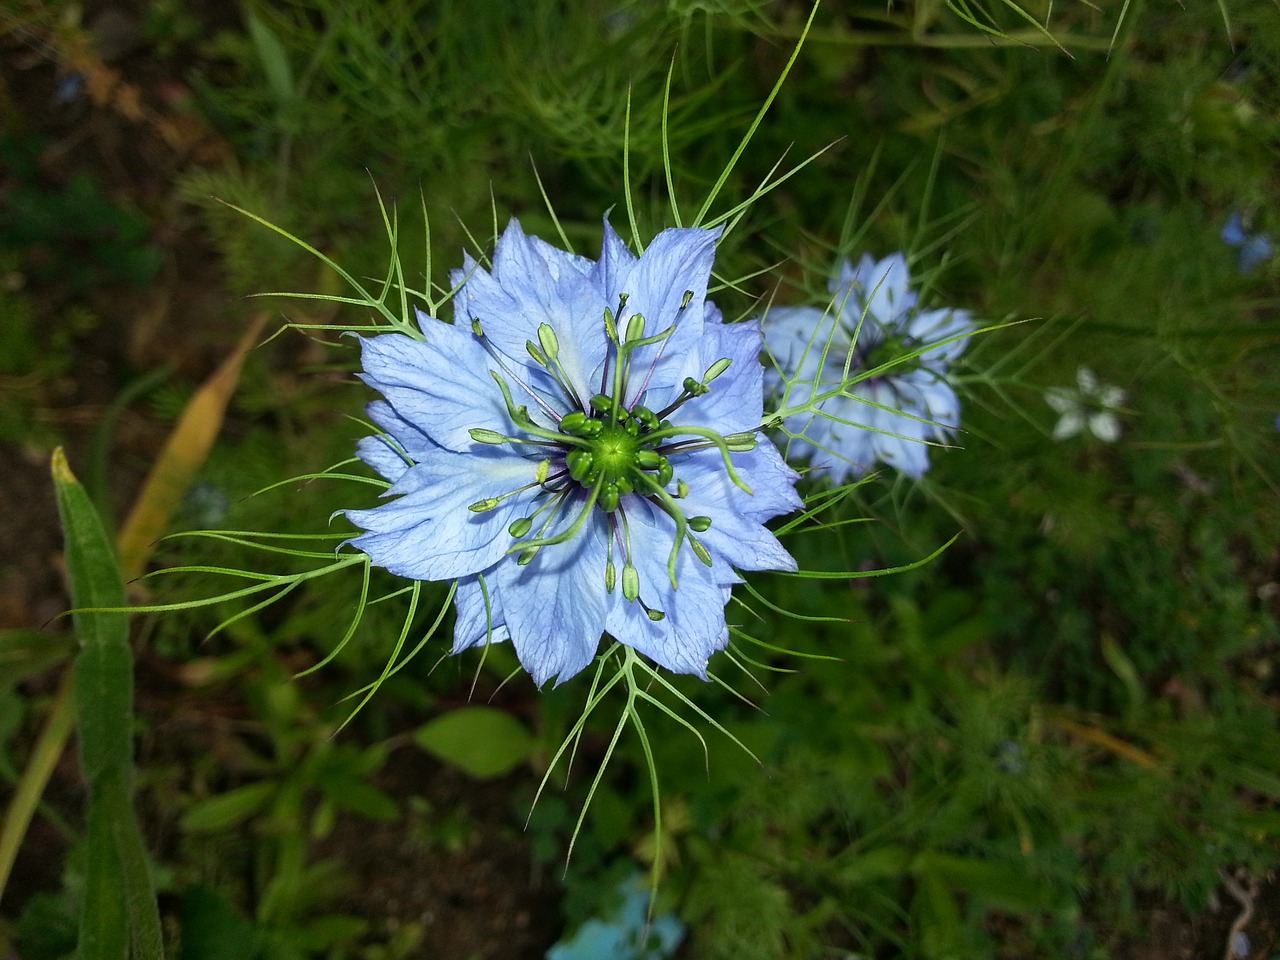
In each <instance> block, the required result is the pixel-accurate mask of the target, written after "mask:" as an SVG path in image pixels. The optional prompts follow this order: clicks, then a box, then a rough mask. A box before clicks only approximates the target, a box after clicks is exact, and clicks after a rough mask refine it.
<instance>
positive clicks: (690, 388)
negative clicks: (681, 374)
mask: <svg viewBox="0 0 1280 960" xmlns="http://www.w3.org/2000/svg"><path fill="white" fill-rule="evenodd" d="M681 386H682V387H684V392H685V393H687V394H688V395H689V396H691V397H700V396H702V395H703V394H704V393H706V392H707V389H708V388H707V385H706V384H704V383H699V382H698V381H697V380H695V379H693V377H685V378H684V383H682V384H681Z"/></svg>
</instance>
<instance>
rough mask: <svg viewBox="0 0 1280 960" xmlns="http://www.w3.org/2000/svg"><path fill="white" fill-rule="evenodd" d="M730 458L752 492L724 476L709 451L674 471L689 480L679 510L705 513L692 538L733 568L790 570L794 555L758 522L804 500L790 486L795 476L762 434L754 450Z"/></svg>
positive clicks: (716, 457) (717, 458)
mask: <svg viewBox="0 0 1280 960" xmlns="http://www.w3.org/2000/svg"><path fill="white" fill-rule="evenodd" d="M733 463H734V466H735V468H736V469H737V470H738V474H739V476H740V477H742V479H743V480H744V482H746V483H747V484H748V485H749V486H750V487H751V489H752V493H747V492H746V491H744V490H742V489H741V488H740V487H738V486H737V485H735V484H734V483H733V481H732V480H730V479H729V475H728V473H727V472H726V471H725V469H724V463H723V461H722V460H721V458H720V454H719V452H718V451H715V450H706V451H701V452H699V453H698V454H697V455H695V456H692V457H690V458H689V459H688V460H687V461H685V462H684V463H682V464H680V466H679V467H678V468H677V470H676V475H677V476H678V477H680V479H682V480H684V481H685V482H686V483H687V484H688V485H689V495H688V496H687V497H686V498H685V499H684V500H683V501H682V502H681V506H682V507H683V509H684V511H685V514H686V515H687V516H705V517H710V518H711V526H710V527H709V528H708V529H707V531H706V532H705V533H701V534H698V538H699V539H700V540H701V541H702V542H703V543H704V544H705V545H706V546H707V549H708V550H710V551H711V553H712V554H713V555H718V556H719V557H721V558H723V559H724V560H725V561H726V562H728V563H730V564H732V565H733V566H734V567H736V568H737V569H739V570H794V569H796V562H795V560H793V559H792V557H791V555H790V554H789V553H787V551H786V549H785V548H784V547H783V546H782V544H780V543H779V542H778V539H777V538H776V537H775V536H774V535H773V534H772V533H770V532H769V530H768V529H767V528H766V527H765V526H764V521H765V520H769V519H772V518H773V517H776V516H779V515H781V514H784V513H790V512H791V511H792V510H796V509H799V508H800V507H802V506H803V505H804V502H803V501H802V500H801V499H800V497H799V495H797V494H796V491H795V481H796V479H797V476H798V475H797V474H796V472H795V471H794V470H792V469H791V468H790V467H788V466H787V465H786V463H784V462H783V460H782V457H781V456H779V454H778V451H777V450H776V449H774V446H773V444H772V443H771V442H770V441H769V440H767V439H764V440H761V441H760V443H759V445H757V446H756V448H755V449H754V450H749V451H747V452H745V453H736V454H734V455H733Z"/></svg>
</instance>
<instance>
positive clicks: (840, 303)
mask: <svg viewBox="0 0 1280 960" xmlns="http://www.w3.org/2000/svg"><path fill="white" fill-rule="evenodd" d="M910 281H911V277H910V274H909V273H908V271H907V260H906V257H904V256H903V255H902V254H901V253H894V254H891V255H890V256H888V257H885V258H884V259H882V260H875V259H873V258H872V257H871V255H870V254H864V255H863V257H862V259H861V260H860V261H859V262H858V265H857V267H856V268H855V267H854V266H853V265H852V264H851V263H850V262H849V261H848V260H845V261H843V262H842V263H841V264H840V267H839V269H838V270H837V272H836V274H835V276H833V277H832V278H831V280H830V282H829V284H828V289H829V290H830V292H831V294H832V299H831V304H830V306H829V307H828V308H826V309H820V308H818V307H774V308H773V309H771V310H769V312H768V314H767V315H766V316H765V319H764V336H765V342H766V344H767V345H768V348H769V352H770V353H771V354H772V356H773V359H774V362H775V364H776V365H777V369H776V371H774V372H772V373H771V374H770V378H771V381H772V382H771V386H772V387H773V388H775V389H776V390H777V391H778V392H779V393H781V394H782V403H781V407H782V409H784V410H788V409H791V410H793V409H796V408H797V407H807V408H808V409H806V410H805V411H804V412H798V413H794V414H791V415H788V416H785V417H784V419H783V426H784V427H785V429H786V430H787V432H788V433H789V434H790V435H791V440H790V448H789V453H791V454H794V455H796V456H798V457H802V458H808V460H809V465H810V467H811V468H813V469H814V470H817V471H821V474H822V475H824V476H827V477H830V478H831V480H832V482H833V483H842V482H844V481H845V480H847V479H849V478H850V477H857V476H860V475H862V474H864V473H866V472H867V471H868V470H870V469H871V467H872V466H873V465H874V464H875V463H876V462H877V461H881V462H883V463H886V464H889V465H890V466H893V467H896V468H897V469H899V470H901V471H902V472H903V473H905V474H906V475H907V476H910V477H916V478H919V477H921V476H923V474H924V472H925V470H927V469H928V467H929V454H928V446H927V444H928V442H929V441H945V440H946V439H948V437H949V436H950V433H951V431H953V430H955V429H956V428H957V427H958V426H959V423H960V401H959V399H958V398H957V397H956V393H955V390H954V389H952V387H951V385H950V384H949V383H948V382H947V381H946V379H945V378H946V374H947V368H948V365H949V364H950V363H951V361H953V360H955V359H956V358H957V357H958V356H959V355H960V353H961V352H962V351H963V350H964V348H965V344H966V342H967V338H966V337H965V336H964V334H966V333H967V332H968V331H970V330H971V329H972V317H971V316H970V314H969V312H968V311H967V310H950V309H942V310H918V309H917V308H916V300H917V297H916V294H915V293H914V292H912V291H911V289H910ZM850 381H853V382H850Z"/></svg>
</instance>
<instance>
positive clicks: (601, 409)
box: [591, 393, 613, 413]
mask: <svg viewBox="0 0 1280 960" xmlns="http://www.w3.org/2000/svg"><path fill="white" fill-rule="evenodd" d="M591 409H592V410H594V411H595V412H596V413H608V412H610V411H611V410H612V409H613V397H609V396H606V395H605V394H603V393H597V394H596V395H595V396H594V397H592V398H591Z"/></svg>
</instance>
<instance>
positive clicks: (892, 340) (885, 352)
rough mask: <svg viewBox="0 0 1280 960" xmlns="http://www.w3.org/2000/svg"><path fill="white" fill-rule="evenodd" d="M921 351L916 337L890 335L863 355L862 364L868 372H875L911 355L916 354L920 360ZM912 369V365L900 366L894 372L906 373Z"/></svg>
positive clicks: (904, 364) (898, 334)
mask: <svg viewBox="0 0 1280 960" xmlns="http://www.w3.org/2000/svg"><path fill="white" fill-rule="evenodd" d="M919 349H920V345H919V344H918V343H917V342H916V340H915V338H914V337H909V336H906V335H905V334H901V333H893V334H889V335H888V336H886V337H885V338H884V339H883V340H881V341H880V342H879V343H877V344H876V345H875V346H873V347H871V348H870V349H869V350H867V352H866V353H864V354H863V355H862V364H863V366H864V367H866V368H867V369H868V370H875V369H877V368H878V367H887V366H888V365H889V364H892V363H894V361H896V360H901V359H902V358H903V357H907V356H910V355H911V354H916V355H917V358H918V351H919ZM913 359H915V358H913ZM917 365H918V364H917ZM911 367H912V365H911V364H908V363H902V364H898V365H897V366H896V367H895V368H894V369H893V371H892V372H893V373H905V372H907V371H908V370H909V369H911Z"/></svg>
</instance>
